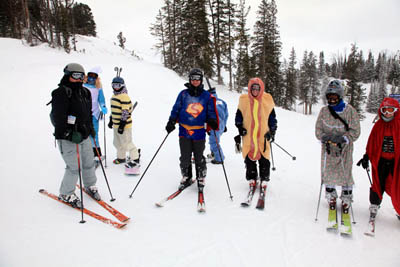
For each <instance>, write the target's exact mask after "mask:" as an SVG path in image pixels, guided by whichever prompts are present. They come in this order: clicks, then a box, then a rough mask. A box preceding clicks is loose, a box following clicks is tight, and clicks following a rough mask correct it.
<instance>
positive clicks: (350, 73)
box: [344, 44, 366, 119]
mask: <svg viewBox="0 0 400 267" xmlns="http://www.w3.org/2000/svg"><path fill="white" fill-rule="evenodd" d="M361 69H362V65H361V58H360V53H359V52H358V47H357V45H356V44H352V45H351V52H350V55H349V57H348V59H347V63H346V67H345V69H344V76H345V78H346V79H347V85H346V87H347V96H348V98H349V104H350V105H351V106H353V107H354V108H355V109H356V110H357V112H358V114H359V117H360V119H363V118H364V117H365V116H364V114H363V112H362V104H364V102H365V99H366V97H365V89H364V88H362V87H361V75H360V73H361Z"/></svg>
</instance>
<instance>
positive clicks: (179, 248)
mask: <svg viewBox="0 0 400 267" xmlns="http://www.w3.org/2000/svg"><path fill="white" fill-rule="evenodd" d="M83 48H85V53H83V52H80V53H77V52H71V53H70V54H66V53H64V52H63V51H61V50H56V49H50V48H48V47H47V46H46V45H42V46H39V47H28V46H25V45H23V44H22V43H21V41H20V40H14V39H5V38H0V58H1V59H2V60H1V64H0V78H1V81H2V84H3V86H2V98H1V99H2V100H1V101H2V103H1V105H0V121H1V122H2V125H3V126H2V133H1V137H2V138H1V149H2V153H0V175H1V179H0V188H1V189H2V190H1V194H0V202H1V203H3V204H2V205H1V206H0V214H2V220H1V222H0V230H1V239H0V240H1V241H0V266H6V267H17V266H18V267H19V266H32V267H33V266H85V267H91V266H96V267H99V266H122V267H125V266H130V267H131V266H134V267H144V266H145V267H151V266H157V267H158V266H167V267H172V266H173V267H181V266H182V267H184V266H185V267H186V266H191V267H195V266H218V267H223V266H229V267H236V266H245V267H247V266H354V267H356V266H363V267H364V266H399V262H400V256H399V255H400V254H399V253H398V246H399V242H400V241H399V240H400V221H398V220H397V219H396V218H395V216H394V215H395V213H394V210H393V207H392V204H391V201H390V199H389V198H388V197H387V196H386V195H385V198H384V201H383V203H382V208H381V209H380V211H379V215H378V218H377V223H376V224H377V225H376V237H375V238H371V237H367V236H365V235H364V234H363V232H364V231H365V230H366V229H367V222H368V213H369V212H368V206H369V202H368V193H369V181H368V178H367V175H366V173H365V171H364V170H363V169H362V168H359V167H356V166H354V169H353V174H354V178H355V181H356V187H355V188H354V203H353V207H354V215H355V220H356V221H357V224H355V225H353V236H352V237H350V238H344V237H341V236H340V235H337V234H332V233H328V232H327V231H326V230H325V227H326V222H327V216H328V215H327V213H328V206H327V204H326V201H325V200H324V198H322V199H321V205H320V210H319V216H318V221H317V222H315V215H316V208H317V202H318V194H319V189H320V166H319V161H320V144H319V143H318V142H317V140H316V138H315V136H314V126H315V121H316V116H317V114H318V111H319V108H320V107H314V109H313V110H314V114H313V115H311V116H305V115H302V114H301V113H299V112H289V111H286V110H283V109H281V108H276V113H277V118H278V125H279V127H278V132H277V136H276V142H277V144H279V145H280V146H282V147H283V148H285V149H286V150H287V151H288V152H289V153H290V154H292V155H293V156H296V157H297V160H295V161H293V160H292V159H291V157H289V156H288V155H287V154H285V153H284V152H283V151H282V150H281V149H279V148H278V147H277V146H273V156H274V163H275V167H276V171H273V172H272V173H271V182H270V183H269V186H268V189H267V196H266V207H265V210H264V211H259V210H256V209H255V208H254V204H255V202H256V200H257V198H256V197H255V199H254V200H253V206H252V207H250V208H247V209H246V208H241V207H240V202H241V201H242V200H244V199H245V196H246V194H247V188H248V185H247V182H246V181H245V179H244V174H245V169H244V163H243V159H242V157H241V155H238V154H235V152H234V142H233V137H234V136H235V135H236V134H237V131H236V129H235V127H234V115H235V111H236V107H237V104H238V97H239V95H238V94H237V93H234V92H229V91H228V90H227V89H226V88H224V87H218V94H219V96H220V97H221V98H223V99H225V100H226V102H227V103H228V107H229V112H230V117H229V121H228V124H227V127H228V132H227V133H225V134H224V135H223V138H222V141H221V146H222V147H223V149H224V152H225V155H226V156H227V158H226V161H225V168H226V172H227V176H228V180H229V183H230V188H231V191H232V194H233V197H234V198H233V199H234V200H233V202H232V201H231V200H230V198H229V193H228V189H227V185H226V181H225V177H224V173H223V169H222V166H221V165H208V175H207V180H206V187H205V201H206V205H207V212H206V213H205V214H199V213H198V212H197V211H196V205H197V193H196V191H197V189H196V186H192V187H190V188H188V189H187V190H186V191H184V192H183V193H182V194H181V195H180V196H178V197H177V198H176V199H174V200H173V201H171V202H170V203H167V204H166V205H165V207H163V208H157V207H155V205H154V203H155V202H157V201H159V200H161V199H162V198H164V197H166V196H168V195H169V194H171V193H172V192H173V191H174V190H176V189H177V186H178V183H179V180H180V172H179V167H178V166H179V161H178V158H179V147H178V137H177V132H178V131H177V130H175V131H174V132H172V133H171V134H170V135H169V136H168V138H167V139H166V142H165V143H164V145H163V147H162V148H161V149H160V151H159V153H158V155H157V157H156V158H155V159H154V161H153V163H152V165H151V166H150V167H149V169H148V171H147V173H146V175H145V176H144V177H143V179H142V181H141V183H140V184H139V186H138V188H137V190H136V191H135V193H134V194H133V197H132V198H129V197H128V196H129V194H130V193H131V192H132V190H133V188H134V186H135V185H136V184H137V182H138V181H139V179H140V176H135V177H131V176H125V175H124V174H123V167H122V166H117V165H113V164H112V159H114V157H115V149H114V147H113V145H112V140H113V136H112V131H111V130H109V129H108V128H107V129H106V131H105V132H106V138H107V159H108V160H107V168H106V174H107V178H108V181H109V183H110V187H111V190H112V194H113V196H114V197H115V198H116V199H117V200H116V201H114V202H112V203H111V205H113V206H114V207H115V208H117V209H118V210H120V211H121V212H123V213H124V214H126V215H128V216H130V217H131V221H130V223H129V224H128V225H127V226H126V227H125V229H123V230H118V229H115V228H113V227H111V226H109V225H106V224H103V223H101V222H99V221H97V220H94V219H92V218H91V217H89V216H85V220H86V223H85V224H80V223H79V221H80V218H81V217H80V216H81V214H80V213H79V212H77V211H76V210H73V209H70V208H69V207H67V206H65V205H61V204H60V203H58V202H56V201H53V200H51V199H49V198H47V197H45V196H43V195H41V194H39V193H38V191H39V189H41V188H45V189H46V190H48V191H49V192H53V193H56V194H58V188H59V185H60V182H61V179H62V176H63V173H64V163H63V161H62V159H61V156H60V155H59V152H58V150H57V148H55V146H54V138H53V136H52V132H53V128H52V125H51V123H50V120H49V112H50V107H49V106H46V105H45V104H46V103H47V102H49V101H50V93H51V91H52V89H54V88H56V86H57V84H58V82H59V80H60V79H61V77H62V74H63V73H62V70H63V68H64V66H65V65H66V64H68V63H70V62H78V63H81V64H82V65H83V66H84V67H85V69H86V70H89V69H90V68H92V67H95V66H101V68H102V70H103V72H102V74H101V78H102V81H103V87H104V93H105V96H106V99H107V100H108V101H107V103H108V104H109V98H110V97H111V94H112V89H111V86H110V83H111V80H112V78H113V77H114V76H115V72H114V67H115V66H120V67H122V73H121V75H122V77H123V78H124V79H125V82H126V84H127V88H128V91H129V95H130V96H131V98H132V100H133V101H138V102H139V104H138V106H137V108H136V109H135V111H134V114H133V136H134V142H135V144H136V145H137V146H138V147H139V148H141V149H142V171H144V170H145V168H146V167H147V166H148V164H149V162H150V160H151V159H152V157H153V156H154V154H155V152H156V151H157V149H158V147H159V146H160V144H161V142H162V141H163V140H164V138H165V137H166V131H165V129H164V127H165V124H166V122H167V120H168V116H169V113H170V110H171V108H172V105H173V103H174V101H175V99H176V97H177V94H178V92H179V91H180V90H182V89H183V83H185V81H186V78H185V77H179V76H178V75H176V74H175V73H174V72H172V71H170V70H168V69H165V68H164V67H163V66H162V65H161V64H159V63H157V62H158V61H157V60H156V59H155V58H153V59H152V58H144V60H138V59H136V58H134V57H132V56H131V55H130V53H129V52H125V51H121V49H120V48H119V47H117V46H115V45H114V44H113V43H111V42H108V41H105V40H102V39H97V38H88V37H80V38H79V43H78V49H79V50H81V51H82V49H83ZM298 109H299V111H300V110H301V107H299V108H298ZM373 117H374V115H373V114H367V118H366V119H365V120H364V121H362V122H361V125H362V133H361V136H360V138H359V140H358V141H357V142H356V143H355V151H354V160H355V161H356V162H357V160H358V159H359V158H361V157H362V155H363V152H364V150H365V145H366V141H367V138H368V135H369V132H370V130H371V127H372V123H371V122H372V120H373ZM107 122H108V121H107ZM103 130H104V128H103V123H102V122H101V127H100V140H101V141H100V143H101V145H102V146H103ZM206 152H207V153H208V152H209V151H208V149H207V150H206ZM97 177H98V184H97V185H98V187H99V190H100V193H101V195H102V197H103V199H104V200H105V201H107V202H108V203H110V202H109V200H110V198H111V197H110V194H109V192H108V189H107V186H106V183H105V180H104V176H103V173H102V171H101V168H99V169H98V170H97ZM78 192H79V191H78V190H77V193H78ZM257 192H258V191H257ZM84 204H85V206H86V207H87V208H89V209H91V210H93V211H95V212H97V213H99V214H101V215H103V216H106V217H108V218H111V219H113V220H116V219H115V218H113V217H112V216H111V215H110V214H109V213H108V212H107V211H105V210H104V209H103V208H101V207H100V206H99V205H98V204H97V203H94V201H92V200H91V199H89V198H87V197H84Z"/></svg>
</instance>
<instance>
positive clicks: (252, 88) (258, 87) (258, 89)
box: [251, 83, 261, 91]
mask: <svg viewBox="0 0 400 267" xmlns="http://www.w3.org/2000/svg"><path fill="white" fill-rule="evenodd" d="M251 90H257V91H260V90H261V87H260V85H259V84H257V83H255V84H253V85H252V86H251Z"/></svg>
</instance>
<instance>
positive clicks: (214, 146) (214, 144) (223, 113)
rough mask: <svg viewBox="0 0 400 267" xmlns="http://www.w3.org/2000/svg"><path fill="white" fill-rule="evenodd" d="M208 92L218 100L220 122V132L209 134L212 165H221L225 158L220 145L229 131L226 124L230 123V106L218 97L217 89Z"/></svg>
mask: <svg viewBox="0 0 400 267" xmlns="http://www.w3.org/2000/svg"><path fill="white" fill-rule="evenodd" d="M208 92H210V94H212V95H213V96H214V97H215V99H216V106H217V111H218V120H219V130H218V131H214V130H212V131H210V132H209V135H210V136H209V138H208V142H209V143H210V150H211V155H212V156H211V157H212V160H211V163H212V164H221V163H222V162H223V161H224V159H225V156H224V152H223V151H222V147H221V145H220V144H221V143H220V140H221V135H222V134H223V133H224V132H226V131H227V129H226V122H227V121H228V116H229V113H228V106H227V105H226V103H225V101H224V100H222V99H221V98H219V97H218V96H217V92H216V89H215V88H211V89H209V90H208ZM214 133H215V134H214ZM218 146H219V148H218ZM220 153H221V155H220Z"/></svg>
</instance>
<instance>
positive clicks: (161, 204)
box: [155, 183, 193, 208]
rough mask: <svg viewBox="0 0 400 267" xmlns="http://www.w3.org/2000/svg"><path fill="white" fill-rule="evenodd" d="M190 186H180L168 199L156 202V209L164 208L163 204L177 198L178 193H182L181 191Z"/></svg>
mask: <svg viewBox="0 0 400 267" xmlns="http://www.w3.org/2000/svg"><path fill="white" fill-rule="evenodd" d="M192 184H193V183H192ZM192 184H189V185H185V186H180V187H179V188H178V190H176V191H175V192H174V193H172V194H171V195H169V196H168V197H166V198H163V199H162V200H160V201H158V202H156V203H155V204H156V206H157V207H160V208H161V207H164V204H165V202H167V201H170V200H172V199H174V198H176V197H177V196H179V194H180V193H182V191H183V190H185V189H186V188H188V187H189V186H191V185H192Z"/></svg>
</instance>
